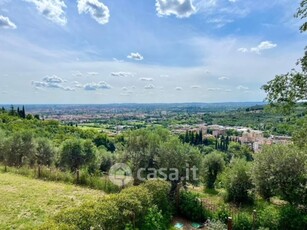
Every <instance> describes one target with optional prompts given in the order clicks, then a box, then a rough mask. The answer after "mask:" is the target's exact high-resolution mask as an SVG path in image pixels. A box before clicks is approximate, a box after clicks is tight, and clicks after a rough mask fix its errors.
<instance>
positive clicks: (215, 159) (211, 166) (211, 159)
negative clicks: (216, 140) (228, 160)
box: [203, 152, 225, 189]
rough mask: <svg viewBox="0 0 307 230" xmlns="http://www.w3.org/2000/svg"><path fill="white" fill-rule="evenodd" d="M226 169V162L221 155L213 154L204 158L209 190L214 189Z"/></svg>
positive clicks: (205, 176) (205, 175)
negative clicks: (219, 176)
mask: <svg viewBox="0 0 307 230" xmlns="http://www.w3.org/2000/svg"><path fill="white" fill-rule="evenodd" d="M224 167H225V161H224V157H223V155H222V154H221V153H219V152H213V153H210V154H208V155H206V156H205V157H204V161H203V170H204V178H205V181H206V186H207V188H209V189H212V188H214V183H215V181H216V178H217V176H218V174H219V173H221V172H222V171H223V169H224Z"/></svg>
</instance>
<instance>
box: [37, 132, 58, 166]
mask: <svg viewBox="0 0 307 230" xmlns="http://www.w3.org/2000/svg"><path fill="white" fill-rule="evenodd" d="M54 157H55V149H54V147H53V145H52V142H51V141H49V140H48V139H47V138H38V139H36V154H35V160H36V163H37V164H39V165H47V166H50V165H51V164H52V162H53V161H54Z"/></svg>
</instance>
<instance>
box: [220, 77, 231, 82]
mask: <svg viewBox="0 0 307 230" xmlns="http://www.w3.org/2000/svg"><path fill="white" fill-rule="evenodd" d="M218 79H219V80H220V81H225V80H229V77H219V78H218Z"/></svg>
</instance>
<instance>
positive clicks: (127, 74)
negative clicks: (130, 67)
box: [111, 72, 134, 77]
mask: <svg viewBox="0 0 307 230" xmlns="http://www.w3.org/2000/svg"><path fill="white" fill-rule="evenodd" d="M111 76H113V77H133V76H134V75H133V73H130V72H112V73H111Z"/></svg>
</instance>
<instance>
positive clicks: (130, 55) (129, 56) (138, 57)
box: [127, 52, 144, 61]
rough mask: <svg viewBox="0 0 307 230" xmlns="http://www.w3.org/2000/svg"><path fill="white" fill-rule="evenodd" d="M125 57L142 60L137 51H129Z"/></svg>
mask: <svg viewBox="0 0 307 230" xmlns="http://www.w3.org/2000/svg"><path fill="white" fill-rule="evenodd" d="M127 58H130V59H133V60H136V61H142V60H143V59H144V57H143V56H142V55H141V54H139V53H138V52H136V53H130V54H129V55H128V56H127Z"/></svg>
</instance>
